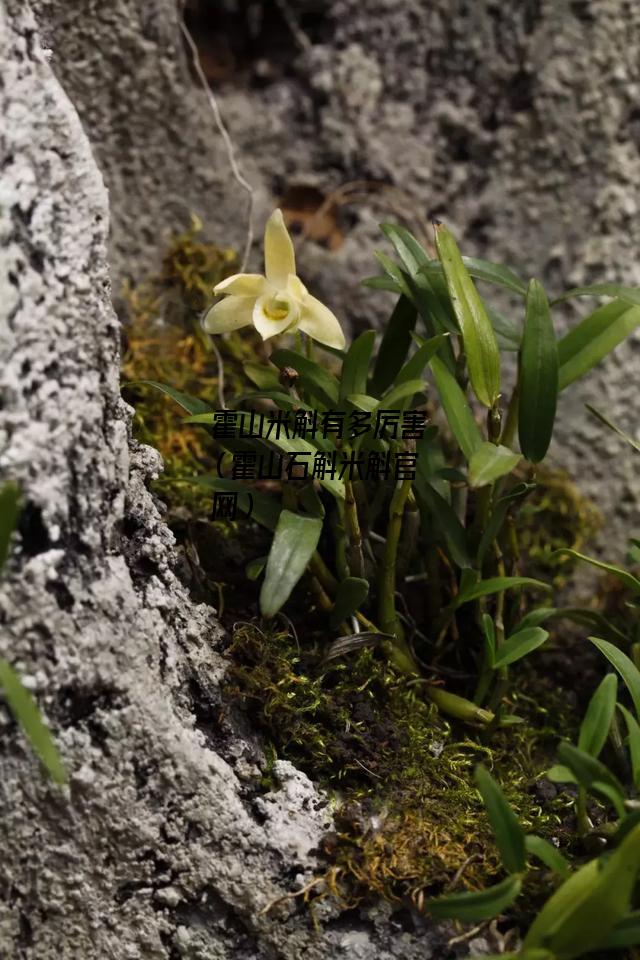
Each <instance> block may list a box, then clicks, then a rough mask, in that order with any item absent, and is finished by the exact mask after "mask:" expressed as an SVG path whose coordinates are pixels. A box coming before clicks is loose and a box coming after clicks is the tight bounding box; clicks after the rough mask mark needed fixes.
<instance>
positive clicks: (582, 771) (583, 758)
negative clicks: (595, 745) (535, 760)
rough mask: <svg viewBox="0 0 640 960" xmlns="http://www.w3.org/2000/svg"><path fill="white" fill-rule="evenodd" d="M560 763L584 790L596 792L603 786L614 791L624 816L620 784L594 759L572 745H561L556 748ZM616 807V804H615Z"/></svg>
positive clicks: (622, 791) (622, 792) (622, 793)
mask: <svg viewBox="0 0 640 960" xmlns="http://www.w3.org/2000/svg"><path fill="white" fill-rule="evenodd" d="M558 757H559V759H560V762H561V763H562V764H563V765H564V766H565V767H568V768H569V770H570V771H571V772H572V773H573V775H574V776H575V778H576V780H577V781H578V783H579V784H581V786H583V787H584V788H585V790H593V789H595V790H597V789H598V784H604V785H605V786H606V787H610V788H611V790H613V791H614V794H615V795H616V797H617V799H618V800H619V806H620V807H621V808H622V811H623V815H624V807H623V804H624V790H623V788H622V784H621V783H620V781H619V780H618V779H617V777H615V776H614V775H613V774H612V773H611V771H610V770H609V769H608V768H607V767H605V765H604V763H601V762H600V760H598V759H597V758H596V757H592V756H590V754H588V753H585V752H584V750H579V749H578V747H574V746H573V744H572V743H561V744H560V746H559V747H558ZM616 805H617V804H616Z"/></svg>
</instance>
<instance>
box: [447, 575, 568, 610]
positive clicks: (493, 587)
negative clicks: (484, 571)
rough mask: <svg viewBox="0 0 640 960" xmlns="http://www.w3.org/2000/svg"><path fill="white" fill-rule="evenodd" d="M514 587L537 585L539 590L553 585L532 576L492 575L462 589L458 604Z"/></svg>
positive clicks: (457, 599)
mask: <svg viewBox="0 0 640 960" xmlns="http://www.w3.org/2000/svg"><path fill="white" fill-rule="evenodd" d="M514 587H537V588H538V589H539V590H550V589H551V587H550V586H549V584H547V583H542V581H541V580H533V579H532V578H531V577H492V578H491V579H489V580H481V581H480V582H479V583H476V584H475V585H472V586H469V587H468V588H467V589H466V590H465V591H462V590H461V591H460V593H459V594H458V596H457V597H456V606H460V605H461V604H462V603H468V602H469V601H470V600H477V599H478V598H479V597H488V596H490V595H491V594H492V593H500V592H501V591H502V590H511V589H513V588H514Z"/></svg>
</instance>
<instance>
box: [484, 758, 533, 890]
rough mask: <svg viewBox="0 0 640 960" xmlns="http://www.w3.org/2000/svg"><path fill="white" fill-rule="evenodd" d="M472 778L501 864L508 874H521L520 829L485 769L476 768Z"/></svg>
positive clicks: (524, 855)
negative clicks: (489, 824) (479, 795)
mask: <svg viewBox="0 0 640 960" xmlns="http://www.w3.org/2000/svg"><path fill="white" fill-rule="evenodd" d="M474 777H475V781H476V786H477V788H478V790H479V791H480V793H481V794H482V799H483V800H484V805H485V807H486V809H487V815H488V817H489V822H490V823H491V829H492V830H493V833H494V836H495V839H496V845H497V847H498V850H499V851H500V859H501V860H502V865H503V866H504V868H505V870H506V871H507V872H508V873H523V872H524V870H525V869H526V865H527V860H526V854H525V847H524V830H523V829H522V827H521V826H520V824H519V823H518V818H517V817H516V815H515V813H514V812H513V810H512V809H511V806H510V805H509V803H508V802H507V799H506V797H505V795H504V793H503V792H502V790H501V789H500V787H499V786H498V784H497V783H496V781H495V780H494V779H493V777H492V776H491V774H490V773H489V771H488V770H486V769H485V768H484V767H483V766H482V765H479V766H477V767H476V770H475V774H474Z"/></svg>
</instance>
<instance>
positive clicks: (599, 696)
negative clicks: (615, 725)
mask: <svg viewBox="0 0 640 960" xmlns="http://www.w3.org/2000/svg"><path fill="white" fill-rule="evenodd" d="M617 695H618V678H617V677H616V675H615V673H609V674H607V676H606V677H605V678H604V680H603V681H602V683H601V684H600V686H599V687H598V689H597V690H596V692H595V693H594V694H593V696H592V697H591V700H590V701H589V706H588V707H587V712H586V713H585V715H584V719H583V721H582V723H581V725H580V735H579V737H578V749H579V750H584V751H585V753H588V754H589V755H590V756H592V757H598V756H600V753H601V751H602V748H603V747H604V745H605V743H606V742H607V737H608V736H609V729H610V727H611V721H612V720H613V714H614V713H615V709H616V697H617Z"/></svg>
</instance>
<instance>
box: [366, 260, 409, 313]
mask: <svg viewBox="0 0 640 960" xmlns="http://www.w3.org/2000/svg"><path fill="white" fill-rule="evenodd" d="M373 254H374V256H375V258H376V260H377V261H378V263H379V264H380V266H381V267H382V269H383V270H384V272H385V273H386V274H387V276H388V277H389V279H390V280H392V281H393V282H394V284H395V285H396V287H397V288H398V290H399V291H400V293H401V294H402V295H403V296H404V297H407V299H408V300H411V302H412V303H413V302H414V298H413V291H412V289H411V285H410V283H409V277H408V276H407V274H406V273H405V272H404V270H402V268H401V267H399V266H398V264H397V263H396V262H395V261H394V260H392V259H391V257H388V256H387V255H386V253H383V252H382V251H381V250H374V251H373Z"/></svg>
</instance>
